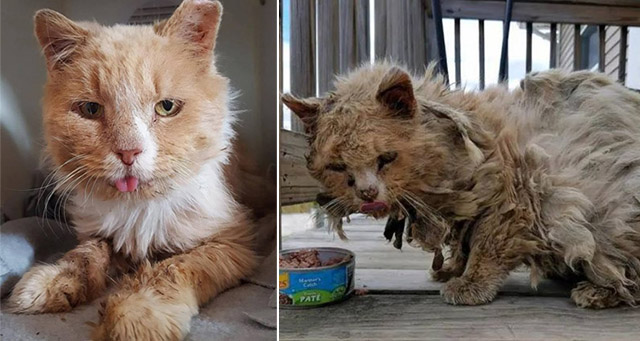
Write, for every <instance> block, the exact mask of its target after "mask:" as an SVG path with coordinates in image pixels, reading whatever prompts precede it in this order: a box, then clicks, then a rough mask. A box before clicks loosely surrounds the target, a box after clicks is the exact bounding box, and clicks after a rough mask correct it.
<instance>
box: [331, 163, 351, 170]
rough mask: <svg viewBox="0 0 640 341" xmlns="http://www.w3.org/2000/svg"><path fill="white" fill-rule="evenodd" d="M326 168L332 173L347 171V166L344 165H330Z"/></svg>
mask: <svg viewBox="0 0 640 341" xmlns="http://www.w3.org/2000/svg"><path fill="white" fill-rule="evenodd" d="M326 168H327V169H328V170H330V171H334V172H344V171H346V170H347V165H345V164H344V163H330V164H328V165H327V167H326Z"/></svg>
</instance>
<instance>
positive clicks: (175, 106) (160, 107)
mask: <svg viewBox="0 0 640 341" xmlns="http://www.w3.org/2000/svg"><path fill="white" fill-rule="evenodd" d="M154 109H155V111H156V114H158V115H160V116H162V117H168V116H175V115H176V114H178V112H180V109H182V103H181V102H180V101H178V100H175V99H163V100H162V101H160V102H158V103H156V106H155V108H154Z"/></svg>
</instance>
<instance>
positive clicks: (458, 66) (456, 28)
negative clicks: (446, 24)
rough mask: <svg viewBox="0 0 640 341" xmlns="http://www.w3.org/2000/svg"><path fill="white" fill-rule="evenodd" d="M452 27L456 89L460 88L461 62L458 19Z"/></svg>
mask: <svg viewBox="0 0 640 341" xmlns="http://www.w3.org/2000/svg"><path fill="white" fill-rule="evenodd" d="M453 26H454V39H455V43H454V49H455V57H454V58H455V62H456V88H458V89H460V87H462V63H461V62H460V61H461V60H462V58H461V53H460V19H455V20H454V22H453Z"/></svg>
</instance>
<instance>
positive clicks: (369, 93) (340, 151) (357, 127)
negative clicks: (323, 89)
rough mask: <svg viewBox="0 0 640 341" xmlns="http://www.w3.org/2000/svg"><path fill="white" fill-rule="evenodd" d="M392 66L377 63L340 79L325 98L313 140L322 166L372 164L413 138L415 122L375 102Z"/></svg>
mask: <svg viewBox="0 0 640 341" xmlns="http://www.w3.org/2000/svg"><path fill="white" fill-rule="evenodd" d="M392 67H393V65H392V64H388V63H378V64H374V65H366V66H363V67H361V68H359V69H356V70H355V71H353V72H352V73H350V74H348V75H347V76H346V77H338V78H337V79H336V81H335V83H334V87H335V90H334V91H332V92H331V93H330V94H329V95H328V97H326V98H324V99H323V101H322V104H321V105H320V109H319V115H318V117H317V120H316V122H315V130H314V132H313V134H312V135H313V136H312V148H313V149H314V150H315V153H314V157H315V158H316V159H317V160H316V161H317V162H319V163H325V162H328V161H329V160H331V159H344V160H345V161H346V162H348V163H353V164H357V163H359V162H365V161H366V162H369V163H370V161H371V160H370V159H371V158H372V157H375V156H377V155H378V154H380V153H381V152H385V151H387V149H390V148H396V149H397V148H401V144H400V143H399V142H402V141H404V140H405V139H406V138H408V137H409V136H410V135H411V133H412V132H411V131H412V129H411V126H412V124H411V122H412V120H399V119H397V118H393V117H391V116H390V115H389V109H388V108H387V107H385V106H384V105H383V104H382V103H380V102H379V101H377V100H376V96H377V94H378V86H379V85H380V84H381V83H382V81H383V79H384V77H385V75H386V74H387V73H388V72H389V71H390V70H391V69H392ZM399 137H400V139H398V138H399Z"/></svg>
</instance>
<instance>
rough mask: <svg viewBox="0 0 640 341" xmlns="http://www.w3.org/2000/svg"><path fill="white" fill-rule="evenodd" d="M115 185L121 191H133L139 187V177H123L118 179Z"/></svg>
mask: <svg viewBox="0 0 640 341" xmlns="http://www.w3.org/2000/svg"><path fill="white" fill-rule="evenodd" d="M115 185H116V188H117V189H118V191H120V192H133V191H135V190H136V188H138V178H136V177H133V176H126V177H124V178H122V179H118V180H116V184H115Z"/></svg>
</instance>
